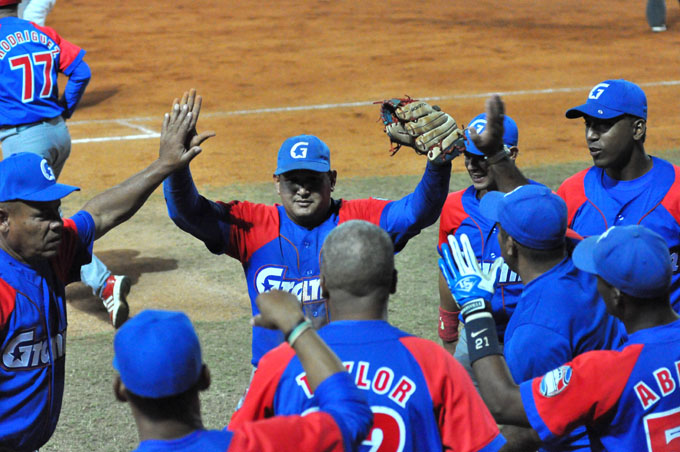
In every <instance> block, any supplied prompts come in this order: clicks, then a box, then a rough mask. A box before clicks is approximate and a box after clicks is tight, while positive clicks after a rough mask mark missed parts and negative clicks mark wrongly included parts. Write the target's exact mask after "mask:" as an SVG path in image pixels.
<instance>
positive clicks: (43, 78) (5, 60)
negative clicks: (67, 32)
mask: <svg viewBox="0 0 680 452" xmlns="http://www.w3.org/2000/svg"><path fill="white" fill-rule="evenodd" d="M84 55H85V51H84V50H82V49H81V48H80V47H78V46H76V45H75V44H72V43H70V42H69V41H67V40H65V39H63V38H62V37H61V36H59V34H58V33H57V32H56V31H54V30H53V29H52V28H50V27H41V26H40V25H36V24H34V23H33V22H29V21H26V20H22V19H19V18H17V17H5V18H2V19H0V87H1V88H2V89H0V118H2V119H0V124H1V125H3V126H10V125H20V124H28V123H33V122H36V121H40V120H42V119H46V118H56V117H57V116H60V115H61V114H62V113H63V112H64V109H65V108H66V107H67V106H66V105H62V104H61V103H60V102H59V88H58V86H57V74H58V73H59V72H62V73H64V74H65V75H66V76H70V75H71V72H72V71H73V69H74V68H75V67H76V66H78V64H79V63H80V62H81V60H82V59H83V56H84Z"/></svg>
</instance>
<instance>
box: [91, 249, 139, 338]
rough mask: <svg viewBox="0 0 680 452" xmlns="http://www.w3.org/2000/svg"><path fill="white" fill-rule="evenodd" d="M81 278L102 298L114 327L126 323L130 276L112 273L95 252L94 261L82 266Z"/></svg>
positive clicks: (128, 311)
mask: <svg viewBox="0 0 680 452" xmlns="http://www.w3.org/2000/svg"><path fill="white" fill-rule="evenodd" d="M80 279H81V281H82V282H83V283H85V284H87V285H88V286H90V287H91V288H92V292H93V293H94V294H95V295H97V296H98V297H99V298H101V300H102V303H104V307H105V308H106V310H107V312H108V313H109V319H110V320H111V324H112V325H113V327H114V328H119V327H120V326H121V325H122V324H123V323H125V321H126V320H127V319H128V316H129V314H130V307H129V305H128V302H127V296H128V294H129V293H130V286H131V285H132V281H130V278H129V277H128V276H125V275H112V274H111V271H110V270H109V269H108V268H106V265H104V263H103V262H102V261H100V260H99V258H97V256H95V255H94V254H93V255H92V262H91V263H89V264H87V265H84V266H82V267H81V268H80Z"/></svg>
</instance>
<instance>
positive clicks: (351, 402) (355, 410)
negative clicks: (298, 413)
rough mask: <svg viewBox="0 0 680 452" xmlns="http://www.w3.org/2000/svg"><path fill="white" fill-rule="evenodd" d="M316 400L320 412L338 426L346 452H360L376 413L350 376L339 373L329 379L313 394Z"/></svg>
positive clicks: (345, 373)
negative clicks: (358, 451)
mask: <svg viewBox="0 0 680 452" xmlns="http://www.w3.org/2000/svg"><path fill="white" fill-rule="evenodd" d="M314 397H315V398H316V399H317V401H318V403H319V408H320V409H321V410H323V411H325V412H327V413H329V414H330V415H331V416H333V419H334V420H335V422H336V423H337V424H338V427H339V428H340V431H341V432H342V438H343V443H344V445H345V450H346V451H348V452H350V451H353V450H357V447H358V446H359V444H360V443H361V441H363V439H364V438H365V437H366V435H367V434H368V431H369V430H370V428H371V424H372V420H373V412H372V411H371V408H370V407H369V406H368V403H367V402H366V397H365V396H364V394H363V393H362V392H361V391H360V390H359V389H358V388H357V387H356V386H355V385H354V382H353V381H352V378H351V377H350V375H349V374H348V373H347V372H338V373H336V374H335V375H331V376H330V377H328V378H326V379H325V380H324V381H323V382H322V383H321V384H320V385H319V386H318V387H317V388H316V391H314Z"/></svg>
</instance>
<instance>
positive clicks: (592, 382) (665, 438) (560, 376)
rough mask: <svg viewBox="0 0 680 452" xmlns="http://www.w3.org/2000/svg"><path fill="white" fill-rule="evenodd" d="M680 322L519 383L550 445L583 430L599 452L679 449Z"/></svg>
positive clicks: (643, 332)
mask: <svg viewBox="0 0 680 452" xmlns="http://www.w3.org/2000/svg"><path fill="white" fill-rule="evenodd" d="M678 385H680V320H679V321H675V322H673V323H670V324H668V325H663V326H657V327H653V328H648V329H644V330H640V331H637V332H635V333H633V334H631V335H630V337H629V341H628V343H627V344H626V346H625V347H623V348H622V349H620V350H618V351H593V352H588V353H585V354H583V355H580V356H578V357H577V358H575V359H574V360H573V361H571V362H569V363H567V364H564V365H562V366H560V367H557V368H556V369H554V370H552V371H550V372H548V373H546V374H545V375H544V376H542V377H538V378H535V379H533V380H531V381H527V382H524V383H522V384H521V385H520V392H521V395H522V402H523V404H524V410H525V411H526V414H527V417H528V419H529V422H530V423H531V426H532V427H533V428H534V430H536V431H537V432H538V434H539V436H540V437H541V439H542V440H543V441H545V442H551V441H554V440H556V439H557V438H558V437H560V436H562V435H564V434H565V433H567V432H569V431H570V430H572V429H573V428H574V427H576V426H580V425H585V426H586V428H587V431H588V435H589V436H590V443H591V447H592V450H593V451H617V452H618V451H647V452H671V451H677V450H680V390H678Z"/></svg>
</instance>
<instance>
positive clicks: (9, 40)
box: [0, 30, 60, 60]
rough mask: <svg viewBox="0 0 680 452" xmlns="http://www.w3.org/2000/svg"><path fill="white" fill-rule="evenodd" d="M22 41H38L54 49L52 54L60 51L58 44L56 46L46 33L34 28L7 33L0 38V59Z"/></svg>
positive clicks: (55, 54)
mask: <svg viewBox="0 0 680 452" xmlns="http://www.w3.org/2000/svg"><path fill="white" fill-rule="evenodd" d="M24 42H35V43H40V44H42V45H44V46H47V48H48V49H50V50H52V49H53V48H54V50H52V55H53V56H57V55H58V54H59V51H60V50H59V46H57V45H56V44H55V43H54V41H52V39H50V38H49V37H48V36H47V35H45V34H43V33H39V32H38V31H36V30H30V31H29V30H23V31H17V32H14V34H11V35H8V36H6V37H5V38H4V39H2V40H0V60H4V59H5V56H6V55H7V52H9V51H10V50H12V49H13V48H14V47H16V46H17V45H19V44H23V43H24Z"/></svg>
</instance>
